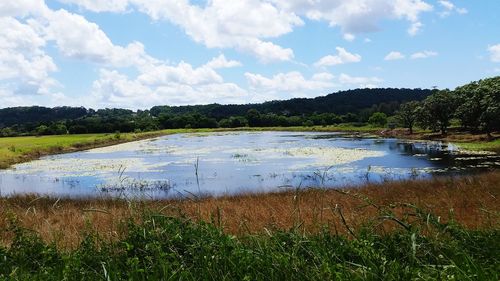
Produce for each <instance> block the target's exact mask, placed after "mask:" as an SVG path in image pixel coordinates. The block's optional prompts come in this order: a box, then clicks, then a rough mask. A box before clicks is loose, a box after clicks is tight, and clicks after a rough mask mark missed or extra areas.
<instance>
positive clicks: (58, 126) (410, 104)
mask: <svg viewBox="0 0 500 281" xmlns="http://www.w3.org/2000/svg"><path fill="white" fill-rule="evenodd" d="M499 89H500V76H499V77H495V78H489V79H484V80H480V81H476V82H472V83H469V84H467V85H464V86H461V87H458V88H456V89H455V90H453V91H450V90H428V89H392V88H389V89H356V90H349V91H341V92H337V93H332V94H329V95H326V96H322V97H317V98H309V99H308V98H296V99H290V100H284V101H271V102H265V103H260V104H242V105H236V104H233V105H221V104H208V105H190V106H155V107H152V108H151V109H149V110H137V111H133V110H128V109H116V108H115V109H99V110H93V109H86V108H83V107H55V108H45V107H38V106H33V107H14V108H4V109H0V136H19V135H51V134H66V133H69V134H84V133H114V132H139V131H152V130H158V129H175V128H218V127H222V128H236V127H246V126H249V127H271V126H273V127H274V126H280V127H289V126H313V125H321V126H327V125H337V124H341V123H349V124H351V125H353V126H362V125H366V124H371V125H373V126H378V127H385V126H389V127H397V126H399V127H406V128H408V129H409V131H410V133H412V132H413V129H414V127H416V126H418V127H420V128H424V129H431V130H433V131H441V133H443V134H444V133H446V132H447V130H448V128H449V127H450V125H451V124H452V123H457V124H459V125H460V126H461V127H462V128H463V129H466V130H470V131H474V132H486V133H488V134H490V133H491V132H493V131H496V130H498V129H499V123H500V122H499V117H500V112H499V108H500V101H499V100H500V98H499Z"/></svg>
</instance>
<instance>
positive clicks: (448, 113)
mask: <svg viewBox="0 0 500 281" xmlns="http://www.w3.org/2000/svg"><path fill="white" fill-rule="evenodd" d="M456 109H457V98H456V96H455V95H454V94H453V92H451V91H450V90H448V89H446V90H441V91H436V92H435V93H434V94H432V95H430V96H428V97H427V98H426V99H425V100H424V102H423V106H422V109H421V110H420V112H421V114H420V119H421V121H422V122H421V123H422V124H424V125H425V126H426V127H428V128H439V130H440V131H441V134H446V132H447V130H448V127H449V126H450V120H451V119H452V118H453V116H454V115H455V110H456Z"/></svg>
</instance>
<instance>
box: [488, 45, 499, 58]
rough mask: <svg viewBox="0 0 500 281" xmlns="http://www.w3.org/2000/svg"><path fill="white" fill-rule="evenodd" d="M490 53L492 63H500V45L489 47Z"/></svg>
mask: <svg viewBox="0 0 500 281" xmlns="http://www.w3.org/2000/svg"><path fill="white" fill-rule="evenodd" d="M488 51H489V52H490V59H491V61H492V62H500V44H496V45H492V46H489V47H488Z"/></svg>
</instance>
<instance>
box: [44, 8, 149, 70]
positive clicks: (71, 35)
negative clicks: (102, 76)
mask: <svg viewBox="0 0 500 281" xmlns="http://www.w3.org/2000/svg"><path fill="white" fill-rule="evenodd" d="M47 21H48V25H47V26H46V28H45V33H46V38H47V39H49V40H53V41H54V42H55V43H56V46H57V48H58V49H59V50H60V51H61V53H62V54H63V55H65V56H67V57H71V58H76V59H82V60H86V61H91V62H95V63H100V64H106V65H112V66H116V67H127V66H135V65H141V64H147V63H150V62H151V61H153V60H154V59H153V58H152V57H150V56H148V55H147V54H146V53H145V51H144V46H143V45H142V44H141V43H139V42H133V43H131V44H129V45H128V46H126V47H122V46H118V45H115V44H113V43H112V42H111V40H110V39H109V38H108V36H107V35H106V34H105V33H104V32H103V31H102V30H101V29H100V28H99V26H98V25H97V24H95V23H92V22H89V21H87V20H86V19H85V18H84V17H82V16H80V15H77V14H73V13H70V12H68V11H66V10H58V11H53V12H51V13H49V14H48V15H47Z"/></svg>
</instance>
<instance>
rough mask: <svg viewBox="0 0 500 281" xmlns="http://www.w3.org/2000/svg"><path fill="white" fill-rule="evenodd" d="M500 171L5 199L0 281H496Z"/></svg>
mask: <svg viewBox="0 0 500 281" xmlns="http://www.w3.org/2000/svg"><path fill="white" fill-rule="evenodd" d="M498 182H500V173H498V172H492V173H488V174H482V175H476V176H471V177H463V178H454V179H453V178H441V179H433V180H428V181H407V182H391V183H385V184H381V185H366V186H361V187H356V188H350V189H345V190H341V191H336V190H322V189H312V190H303V191H295V192H288V193H274V194H263V195H247V196H239V197H227V198H206V199H202V200H198V199H196V198H191V199H185V200H181V201H140V202H139V201H132V202H127V201H123V200H57V199H48V198H35V197H16V198H3V199H0V200H1V203H0V241H1V243H0V280H2V279H4V280H11V279H13V280H144V279H149V280H151V279H163V280H167V279H174V280H180V279H183V280H207V279H208V280H498V279H499V277H500V258H499V257H500V256H499V255H498V253H499V251H500V225H499V224H500V220H499V216H500V204H499V203H500V202H499V199H498V198H499V196H500V186H499V185H498Z"/></svg>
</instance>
